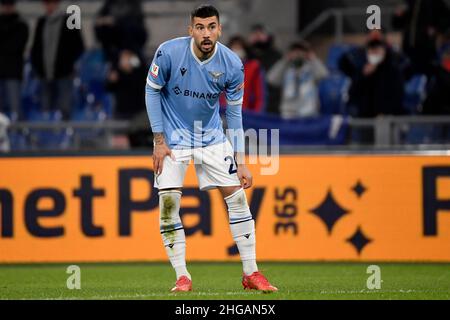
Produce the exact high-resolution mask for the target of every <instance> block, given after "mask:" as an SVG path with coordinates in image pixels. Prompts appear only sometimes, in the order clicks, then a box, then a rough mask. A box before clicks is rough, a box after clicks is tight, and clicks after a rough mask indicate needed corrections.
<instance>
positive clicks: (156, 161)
mask: <svg viewBox="0 0 450 320" xmlns="http://www.w3.org/2000/svg"><path fill="white" fill-rule="evenodd" d="M166 156H169V157H171V158H172V160H175V156H174V155H173V153H172V151H171V150H170V149H169V147H168V146H167V144H166V143H161V144H157V145H155V146H154V148H153V169H154V170H155V173H156V174H157V175H160V174H161V173H162V170H163V163H164V158H165V157H166Z"/></svg>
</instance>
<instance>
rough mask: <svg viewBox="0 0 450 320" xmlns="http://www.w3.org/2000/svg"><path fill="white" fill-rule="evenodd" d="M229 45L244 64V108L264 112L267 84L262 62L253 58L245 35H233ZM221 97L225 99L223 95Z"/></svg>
mask: <svg viewBox="0 0 450 320" xmlns="http://www.w3.org/2000/svg"><path fill="white" fill-rule="evenodd" d="M228 47H229V48H230V49H231V50H233V51H234V53H236V54H237V55H238V56H239V58H241V60H242V63H243V65H244V78H245V90H244V102H243V104H242V109H243V110H249V111H253V112H264V110H265V104H266V92H265V91H266V90H265V86H266V84H265V79H264V72H263V70H262V68H261V64H260V63H259V61H258V60H256V59H254V58H253V55H252V53H251V50H250V48H249V47H248V45H247V43H246V41H245V39H244V38H243V37H241V36H234V37H232V38H231V39H230V41H229V42H228ZM221 99H222V100H223V97H221ZM221 105H225V103H222V102H221Z"/></svg>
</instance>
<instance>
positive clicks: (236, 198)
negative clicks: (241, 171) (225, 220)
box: [225, 188, 252, 224]
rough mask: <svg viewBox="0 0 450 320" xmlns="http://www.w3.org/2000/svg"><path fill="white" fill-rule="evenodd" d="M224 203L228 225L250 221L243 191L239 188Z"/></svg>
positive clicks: (250, 217) (249, 213)
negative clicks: (226, 209) (228, 220)
mask: <svg viewBox="0 0 450 320" xmlns="http://www.w3.org/2000/svg"><path fill="white" fill-rule="evenodd" d="M225 202H226V204H227V207H228V214H229V218H230V224H234V223H238V222H243V221H245V220H251V219H252V214H251V212H250V208H249V207H248V203H247V196H246V195H245V192H244V189H242V188H239V189H238V190H237V191H236V192H234V193H233V194H231V195H230V196H228V197H226V198H225Z"/></svg>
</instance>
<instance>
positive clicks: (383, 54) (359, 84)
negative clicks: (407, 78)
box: [339, 31, 404, 118]
mask: <svg viewBox="0 0 450 320" xmlns="http://www.w3.org/2000/svg"><path fill="white" fill-rule="evenodd" d="M403 66H404V60H403V59H402V57H401V56H400V55H399V54H397V53H395V52H394V51H393V50H392V49H391V48H390V47H389V46H388V45H387V43H386V41H385V39H384V36H383V35H382V34H381V33H380V32H378V31H375V32H371V33H369V35H368V39H367V44H366V46H365V47H362V48H356V49H354V50H351V51H350V52H348V53H346V54H344V55H343V56H342V57H341V59H340V61H339V68H340V70H341V71H342V72H343V73H345V74H346V75H347V76H348V77H350V78H351V80H352V85H351V88H350V93H349V108H350V113H351V114H352V115H353V116H357V117H362V118H372V117H376V116H379V115H398V114H402V113H404V111H403V110H404V109H403V95H404V75H403V71H404V70H403Z"/></svg>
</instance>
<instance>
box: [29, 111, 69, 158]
mask: <svg viewBox="0 0 450 320" xmlns="http://www.w3.org/2000/svg"><path fill="white" fill-rule="evenodd" d="M29 121H30V122H44V123H45V122H47V123H52V122H53V123H58V122H60V121H61V113H60V112H59V111H45V112H42V111H33V112H31V114H30V118H29ZM29 132H30V133H29V147H30V148H31V149H35V150H66V149H69V148H70V147H71V146H72V145H73V132H72V129H70V128H61V129H30V130H29Z"/></svg>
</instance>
